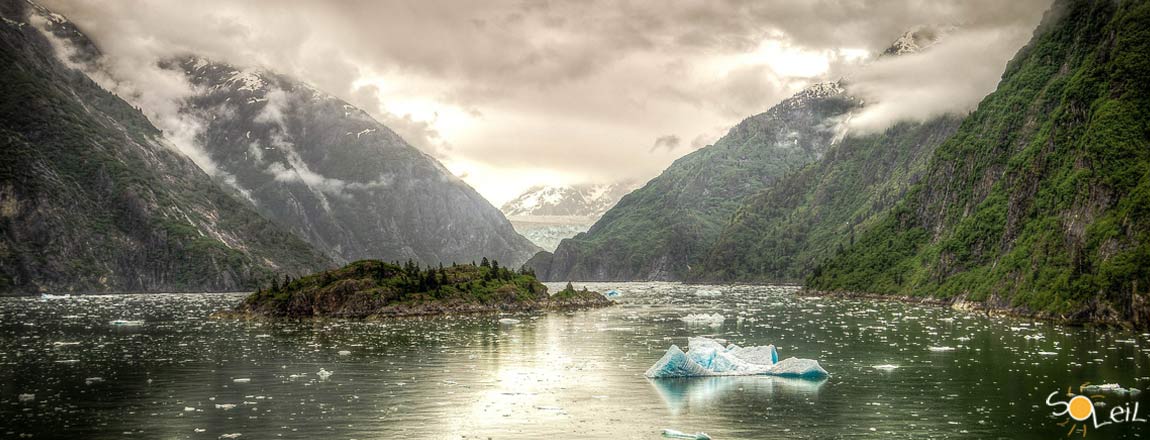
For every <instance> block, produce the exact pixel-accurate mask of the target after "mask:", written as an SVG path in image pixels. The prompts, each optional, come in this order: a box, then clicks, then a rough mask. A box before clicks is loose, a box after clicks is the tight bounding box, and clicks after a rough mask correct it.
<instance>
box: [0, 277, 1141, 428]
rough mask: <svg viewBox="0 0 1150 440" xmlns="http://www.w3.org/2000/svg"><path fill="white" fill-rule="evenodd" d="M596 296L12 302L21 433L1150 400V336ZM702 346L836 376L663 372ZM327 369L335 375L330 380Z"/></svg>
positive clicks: (920, 412)
mask: <svg viewBox="0 0 1150 440" xmlns="http://www.w3.org/2000/svg"><path fill="white" fill-rule="evenodd" d="M553 287H558V288H561V287H562V286H561V285H558V286H553ZM577 287H579V286H577ZM591 287H592V288H593V289H597V290H601V291H605V290H608V289H611V288H616V289H619V290H620V291H622V292H623V295H622V296H621V297H619V301H620V302H621V304H620V305H619V306H617V307H614V308H609V309H603V310H594V311H586V312H578V313H564V314H540V315H515V316H510V317H511V318H514V319H517V320H519V323H518V324H515V325H506V324H501V323H500V322H499V319H500V318H503V317H502V316H472V317H452V318H448V319H412V320H398V321H386V322H355V321H308V322H246V321H227V320H223V321H221V320H213V319H209V318H208V316H209V315H210V314H211V313H212V312H213V311H215V310H217V309H219V308H223V307H228V306H230V305H232V304H234V303H235V302H237V301H239V299H240V296H238V295H215V294H212V295H146V296H145V295H120V296H102V297H72V298H64V299H52V300H50V301H41V300H39V299H31V298H15V299H13V298H0V438H20V437H21V436H22V435H24V436H27V435H31V436H33V438H84V439H119V438H124V437H129V436H130V437H135V438H191V439H215V438H220V437H221V436H224V435H230V434H242V435H243V436H242V437H240V438H241V439H246V438H288V439H292V438H298V439H305V438H358V439H373V438H397V437H398V438H403V437H406V438H451V439H458V438H461V437H465V438H475V437H479V438H487V437H492V438H502V439H506V438H512V439H514V438H522V439H533V438H545V437H559V436H575V437H584V438H657V437H658V435H659V433H660V432H661V431H662V429H665V428H672V429H678V430H681V431H685V432H698V431H704V432H707V433H708V434H710V435H712V436H714V438H716V439H731V438H843V437H852V438H853V437H861V438H876V439H877V438H883V439H886V438H940V437H950V438H958V437H961V438H1003V437H1007V438H1034V439H1039V438H1056V437H1065V434H1066V429H1062V428H1061V427H1059V426H1057V425H1056V424H1055V423H1056V422H1058V421H1056V420H1051V418H1050V417H1049V410H1048V409H1047V408H1046V407H1045V406H1044V405H1043V404H1042V403H1043V401H1044V399H1045V397H1046V395H1047V394H1048V393H1049V392H1050V391H1053V390H1056V389H1062V390H1065V388H1066V387H1067V386H1075V387H1077V386H1078V385H1080V384H1082V383H1083V382H1092V383H1119V384H1122V385H1123V386H1126V387H1130V386H1133V387H1137V388H1141V389H1147V388H1150V335H1148V334H1140V333H1131V332H1128V331H1120V330H1108V329H1100V328H1075V327H1060V326H1054V325H1050V324H1046V323H1039V322H1032V321H1027V320H1016V319H1004V318H987V317H985V316H982V315H973V314H964V313H957V312H954V311H951V310H947V309H941V308H929V307H914V306H908V305H905V304H900V303H874V302H867V301H839V300H810V299H805V298H799V297H796V296H794V295H793V291H794V288H789V287H771V286H716V287H701V286H683V285H678V284H668V283H634V284H599V285H592V286H591ZM691 314H696V315H699V314H708V315H714V314H720V315H722V316H723V318H724V319H723V320H722V321H721V322H718V320H717V319H713V320H712V321H716V322H717V325H706V326H702V327H699V326H695V325H692V324H691V323H689V322H684V321H683V319H682V318H684V317H685V316H689V315H691ZM118 319H119V320H143V321H144V323H143V325H140V326H135V327H126V326H114V325H111V324H110V323H111V322H112V321H114V320H118ZM692 336H708V337H716V338H724V339H727V340H730V341H738V342H740V345H745V346H753V345H767V344H774V345H776V346H777V347H778V349H779V355H780V356H781V357H784V358H785V357H789V356H796V357H803V358H812V359H817V360H819V362H820V364H822V366H823V367H824V368H826V369H827V370H828V371H830V372H831V374H832V376H831V378H830V379H829V380H828V381H824V382H809V381H803V380H797V379H788V378H778V377H767V376H761V377H760V376H755V377H712V378H695V379H659V380H649V379H647V378H645V377H644V376H643V372H644V371H645V370H646V369H647V368H648V367H650V366H651V364H652V363H654V362H655V361H656V360H658V359H659V358H660V357H661V356H662V355H663V354H664V353H665V352H666V350H667V347H668V346H669V345H671V344H674V343H682V342H683V341H684V340H686V339H687V338H688V337H692ZM930 347H951V348H953V350H947V351H937V350H931V349H930ZM884 365H897V366H898V368H895V369H890V368H875V367H876V366H884ZM321 369H324V370H325V371H330V372H333V374H332V375H331V376H330V377H329V378H327V379H326V380H322V379H321V378H320V377H318V376H317V373H318V372H319V371H320V370H321ZM97 377H98V378H101V379H102V380H99V381H96V380H89V379H92V378H97ZM237 379H240V380H238V381H237ZM244 379H246V380H244ZM1143 396H1144V397H1143V398H1142V399H1143V400H1142V403H1143V405H1142V408H1143V412H1144V411H1145V408H1146V407H1148V406H1150V405H1147V404H1146V403H1147V402H1146V400H1145V399H1146V398H1150V394H1143ZM1118 402H1119V401H1118V400H1111V401H1110V403H1111V404H1117V403H1118ZM1142 428H1145V425H1142V426H1135V425H1130V426H1121V427H1114V426H1111V427H1106V428H1104V429H1100V430H1098V431H1091V433H1090V438H1092V439H1106V438H1135V437H1137V436H1138V435H1144V434H1143V433H1142V432H1143V431H1140V429H1142Z"/></svg>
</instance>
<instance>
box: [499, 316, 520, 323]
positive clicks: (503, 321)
mask: <svg viewBox="0 0 1150 440" xmlns="http://www.w3.org/2000/svg"><path fill="white" fill-rule="evenodd" d="M499 323H500V324H503V325H515V324H518V323H519V320H518V319H515V318H502V319H500V320H499Z"/></svg>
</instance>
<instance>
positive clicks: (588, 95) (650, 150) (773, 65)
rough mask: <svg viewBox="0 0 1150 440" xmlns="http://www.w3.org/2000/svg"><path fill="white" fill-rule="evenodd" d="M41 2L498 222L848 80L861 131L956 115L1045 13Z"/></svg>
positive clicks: (1018, 9)
mask: <svg viewBox="0 0 1150 440" xmlns="http://www.w3.org/2000/svg"><path fill="white" fill-rule="evenodd" d="M42 3H44V4H45V5H46V6H48V7H50V8H52V9H54V10H56V11H57V12H60V13H62V14H64V15H66V16H68V17H69V18H70V19H71V20H72V21H74V22H75V23H77V24H78V25H79V26H80V28H81V29H83V30H84V31H86V32H87V33H88V34H89V35H90V36H91V37H92V38H93V39H94V40H95V41H96V42H97V44H98V45H99V46H100V47H101V48H102V49H103V50H104V51H105V53H107V54H108V55H109V56H110V57H113V58H114V59H117V60H120V61H122V62H123V65H125V66H139V65H141V64H142V63H149V62H154V60H156V59H159V58H162V57H166V56H170V55H175V54H184V53H188V52H194V53H198V54H201V55H204V56H206V57H209V58H215V59H219V60H222V61H226V62H229V63H232V64H237V65H241V66H245V65H252V66H261V67H266V68H269V69H272V70H276V71H280V72H283V73H287V74H290V75H294V76H297V77H300V78H301V79H303V80H305V81H308V82H310V83H312V84H313V85H315V86H316V87H318V88H320V89H322V90H325V91H327V92H329V93H332V94H334V95H336V96H339V97H341V98H343V99H346V100H348V101H350V102H351V103H352V104H354V105H356V106H359V107H361V108H363V109H364V110H366V111H368V112H369V113H371V114H373V115H374V116H375V117H376V118H377V119H379V120H380V121H381V122H384V123H385V124H386V125H388V126H390V127H391V128H392V129H394V130H396V131H397V132H399V133H400V134H401V135H403V136H404V138H405V139H407V140H408V141H409V142H410V143H412V144H414V145H416V146H417V147H419V148H421V149H423V150H425V151H427V152H429V153H431V154H432V155H434V156H435V157H437V158H439V160H440V161H442V162H443V163H444V164H445V165H446V166H447V167H448V168H449V169H450V170H452V172H454V173H456V174H457V175H459V176H461V177H463V178H464V180H466V181H467V182H468V183H470V184H471V185H472V186H474V187H475V188H476V189H478V190H479V191H480V192H481V193H482V194H484V195H485V196H486V197H488V198H489V199H490V200H491V201H492V202H493V203H494V204H496V205H499V204H501V203H503V202H504V201H506V200H508V199H510V198H513V197H514V196H515V195H517V194H518V193H519V192H521V191H523V190H525V189H526V188H528V187H530V186H532V185H537V184H562V183H583V182H610V181H614V180H621V179H634V180H640V181H643V180H646V179H649V178H651V177H654V176H655V175H657V174H658V173H659V172H660V171H661V170H662V169H664V168H665V167H666V166H667V165H669V164H670V163H671V162H672V161H673V160H674V159H676V158H678V157H680V156H682V155H684V154H686V153H689V152H690V151H692V150H694V149H696V148H699V147H702V146H704V145H707V144H710V143H713V142H714V141H715V140H717V139H718V138H719V137H720V136H722V135H723V134H724V133H725V132H726V130H727V129H728V128H730V127H731V126H733V125H734V124H736V123H738V122H739V121H740V120H741V119H743V118H745V117H747V116H751V115H753V114H756V113H759V112H762V111H765V110H766V109H768V108H769V107H770V106H771V105H772V104H774V103H776V102H778V101H780V100H781V99H783V98H786V97H787V96H789V95H790V94H792V93H794V92H796V91H798V90H800V89H801V88H803V87H805V86H807V85H809V84H811V83H814V82H819V81H825V80H833V79H837V78H839V77H841V76H844V75H846V76H848V77H849V78H850V79H851V82H852V84H853V85H852V88H851V92H852V93H854V94H856V95H859V96H862V97H863V98H864V99H866V101H867V102H868V103H869V104H870V106H869V107H868V109H867V111H866V112H865V113H864V114H863V115H861V116H860V117H858V118H856V119H855V120H856V122H855V125H856V126H857V127H856V129H858V130H875V129H881V128H883V127H885V126H886V124H889V122H890V121H892V120H896V119H904V118H917V119H922V118H925V117H928V116H932V115H935V114H938V113H940V112H948V111H959V112H961V111H966V110H968V109H970V108H972V107H973V106H974V105H975V104H977V102H978V101H979V99H980V98H981V97H982V96H985V94H986V93H988V92H990V91H992V90H993V89H994V86H995V85H996V83H997V81H998V78H999V76H1000V74H1001V72H1002V69H1003V67H1004V66H1005V64H1006V62H1007V61H1008V60H1009V59H1010V58H1011V57H1012V56H1013V54H1014V53H1015V52H1016V51H1017V50H1018V49H1019V48H1020V47H1021V46H1022V45H1023V44H1025V43H1026V41H1027V40H1028V39H1029V38H1030V36H1031V34H1032V31H1033V29H1034V27H1035V26H1036V25H1037V24H1038V21H1039V20H1040V19H1041V17H1042V14H1043V12H1044V11H1045V10H1046V9H1047V7H1048V6H1049V4H1050V0H1009V1H1003V0H965V1H960V0H955V1H949V2H948V1H938V0H883V1H877V0H876V1H867V0H843V1H811V0H753V1H745V2H744V1H722V0H718V1H665V0H650V1H619V0H605V1H595V0H573V1H564V2H547V1H486V0H485V1H467V0H418V1H407V2H399V1H374V0H346V1H319V0H315V1H305V0H247V1H234V0H200V1H187V0H117V1H108V0H42ZM921 25H929V26H938V27H948V28H953V29H954V30H952V31H950V32H949V34H948V35H947V36H946V37H945V38H943V39H942V40H941V41H940V42H939V43H938V44H937V45H935V46H934V47H932V48H931V49H930V50H928V51H925V52H923V53H921V54H919V55H914V56H909V57H901V58H899V59H893V58H882V59H878V60H876V59H875V55H876V54H877V53H879V52H881V51H882V50H883V49H885V48H886V47H887V46H888V45H889V44H890V43H891V41H893V40H894V39H895V38H897V37H898V36H899V35H900V34H901V33H903V32H904V31H906V30H908V29H911V28H912V27H915V26H921ZM131 70H132V69H128V68H125V69H124V71H126V72H128V71H131ZM136 70H138V69H136ZM127 79H128V80H130V78H127ZM141 87H151V86H141ZM157 96H178V94H175V95H172V94H164V93H158V94H157Z"/></svg>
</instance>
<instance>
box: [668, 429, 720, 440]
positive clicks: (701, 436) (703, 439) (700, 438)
mask: <svg viewBox="0 0 1150 440" xmlns="http://www.w3.org/2000/svg"><path fill="white" fill-rule="evenodd" d="M663 437H666V438H684V439H694V440H711V436H709V435H707V433H705V432H696V433H694V434H687V433H685V432H683V431H676V430H674V429H664V430H663Z"/></svg>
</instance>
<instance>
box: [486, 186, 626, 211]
mask: <svg viewBox="0 0 1150 440" xmlns="http://www.w3.org/2000/svg"><path fill="white" fill-rule="evenodd" d="M635 187H636V185H635V184H634V183H632V182H619V183H609V184H583V185H559V186H535V187H532V188H531V189H528V190H527V191H526V192H524V193H523V194H520V195H519V197H516V198H515V199H512V200H511V201H510V202H507V203H505V204H504V205H503V207H502V208H501V210H502V211H503V213H504V214H506V215H507V216H509V217H511V216H579V217H593V218H599V217H600V216H602V215H603V213H604V212H607V210H608V209H611V207H612V206H615V203H616V202H618V201H619V199H620V198H622V197H623V196H624V195H625V194H627V193H629V192H631V190H633V189H635Z"/></svg>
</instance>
